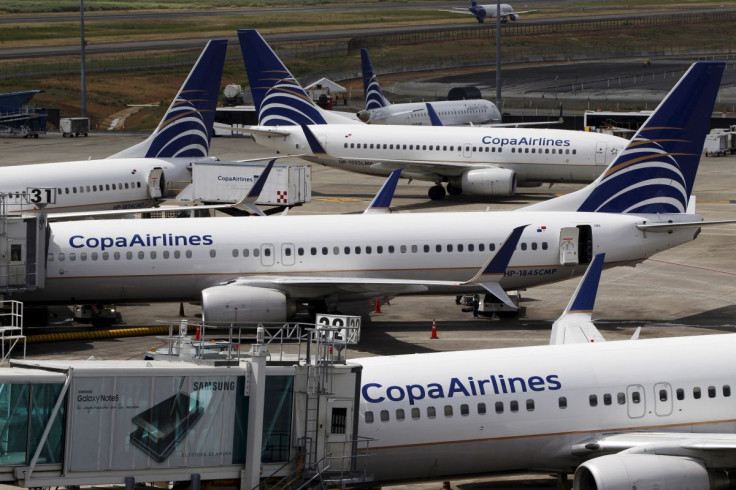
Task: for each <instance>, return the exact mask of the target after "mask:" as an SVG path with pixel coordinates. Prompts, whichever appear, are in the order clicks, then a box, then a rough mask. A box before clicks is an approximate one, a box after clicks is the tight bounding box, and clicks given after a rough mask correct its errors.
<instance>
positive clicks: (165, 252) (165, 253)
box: [164, 250, 169, 259]
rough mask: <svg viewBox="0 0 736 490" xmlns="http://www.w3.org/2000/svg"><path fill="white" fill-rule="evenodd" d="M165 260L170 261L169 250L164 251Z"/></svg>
mask: <svg viewBox="0 0 736 490" xmlns="http://www.w3.org/2000/svg"><path fill="white" fill-rule="evenodd" d="M164 258H165V259H168V258H169V251H168V250H164Z"/></svg>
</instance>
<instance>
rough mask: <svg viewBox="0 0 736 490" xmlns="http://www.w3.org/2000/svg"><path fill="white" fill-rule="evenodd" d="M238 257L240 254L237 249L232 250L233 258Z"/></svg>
mask: <svg viewBox="0 0 736 490" xmlns="http://www.w3.org/2000/svg"><path fill="white" fill-rule="evenodd" d="M238 255H240V252H238V249H237V248H234V249H233V257H237V256H238Z"/></svg>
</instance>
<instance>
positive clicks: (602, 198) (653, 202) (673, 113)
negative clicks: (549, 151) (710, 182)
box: [523, 61, 725, 213]
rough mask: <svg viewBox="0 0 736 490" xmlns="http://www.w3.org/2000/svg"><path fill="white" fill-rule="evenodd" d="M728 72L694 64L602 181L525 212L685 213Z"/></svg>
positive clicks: (707, 64) (718, 66)
mask: <svg viewBox="0 0 736 490" xmlns="http://www.w3.org/2000/svg"><path fill="white" fill-rule="evenodd" d="M724 68H725V64H724V63H723V62H718V61H701V62H697V63H694V64H693V65H692V66H691V67H690V69H689V70H688V71H687V72H686V73H685V74H684V75H683V76H682V78H681V79H680V81H679V82H678V83H677V84H676V85H675V86H674V88H672V90H670V92H669V94H667V96H666V97H665V98H664V100H663V101H662V102H661V103H660V104H659V106H658V107H657V109H656V110H655V111H654V112H653V113H652V115H651V116H649V118H648V119H647V120H646V122H645V123H644V124H643V125H642V126H641V128H639V130H638V131H637V132H636V134H635V135H634V137H633V138H632V139H631V141H630V142H629V144H628V145H627V146H626V148H625V149H624V150H623V151H622V152H621V153H619V155H618V156H617V157H616V158H615V159H614V160H613V162H611V164H610V165H609V166H608V168H607V169H606V170H605V171H604V172H603V174H602V175H601V176H600V177H598V179H596V180H595V181H594V182H593V183H592V184H590V185H588V186H586V187H584V188H583V189H580V190H579V191H577V192H573V193H571V194H568V195H566V196H562V197H559V198H556V199H552V200H550V201H547V202H544V203H539V204H534V205H532V206H527V207H525V208H523V209H524V210H525V211H587V212H601V213H685V212H686V211H687V207H688V202H689V200H690V195H691V192H692V189H693V184H694V182H695V175H696V173H697V171H698V164H699V163H700V157H701V155H702V152H703V145H704V143H705V137H706V134H707V133H708V130H709V128H710V117H711V114H712V112H713V106H714V105H715V101H716V96H717V95H718V88H719V85H720V82H721V76H722V75H723V70H724Z"/></svg>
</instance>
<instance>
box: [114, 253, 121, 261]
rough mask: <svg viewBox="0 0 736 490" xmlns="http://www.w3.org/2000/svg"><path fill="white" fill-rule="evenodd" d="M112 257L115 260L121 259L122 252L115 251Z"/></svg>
mask: <svg viewBox="0 0 736 490" xmlns="http://www.w3.org/2000/svg"><path fill="white" fill-rule="evenodd" d="M112 258H113V259H115V260H120V252H114V253H113V254H112Z"/></svg>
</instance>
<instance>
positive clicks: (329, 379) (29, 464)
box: [0, 317, 368, 490]
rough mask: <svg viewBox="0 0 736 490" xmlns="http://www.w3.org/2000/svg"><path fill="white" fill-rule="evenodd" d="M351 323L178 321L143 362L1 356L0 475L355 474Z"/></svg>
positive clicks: (132, 479) (38, 478)
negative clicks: (6, 361) (5, 361)
mask: <svg viewBox="0 0 736 490" xmlns="http://www.w3.org/2000/svg"><path fill="white" fill-rule="evenodd" d="M356 321H357V322H359V318H356V317H352V318H351V317H348V319H347V320H346V319H344V318H343V319H341V318H336V317H327V319H326V320H325V319H322V320H321V321H320V323H321V324H322V325H320V326H315V325H303V324H286V325H278V326H273V327H271V326H266V325H258V327H257V328H254V327H251V328H250V329H246V328H237V329H235V328H227V329H217V328H212V327H211V326H208V325H198V326H197V332H198V334H197V336H196V338H191V337H189V336H187V334H186V332H187V327H189V325H187V324H186V322H183V323H181V324H170V326H169V327H170V336H169V347H168V348H166V349H163V350H161V351H160V352H156V353H149V354H148V356H149V357H151V359H149V360H141V361H100V360H88V361H29V360H25V361H11V364H10V367H7V368H0V482H4V483H8V484H13V485H18V486H21V487H29V488H30V487H46V486H57V485H64V486H70V485H100V484H125V485H126V487H129V488H132V486H133V485H134V484H135V483H142V482H171V481H174V482H176V481H190V482H191V484H192V488H193V489H195V490H196V489H197V488H199V486H200V484H201V483H204V481H217V480H233V479H236V480H239V481H240V486H241V488H249V489H253V488H257V487H260V488H262V485H264V484H265V483H266V482H268V483H269V484H275V485H277V486H279V487H280V488H296V487H295V485H297V482H298V484H299V485H301V484H305V483H307V484H308V482H310V481H320V482H323V483H326V482H329V483H330V484H334V485H337V486H341V487H343V488H344V486H345V484H346V483H356V482H365V481H367V480H368V478H367V475H365V473H364V472H363V473H361V472H360V470H359V467H360V463H359V460H358V455H359V454H360V455H361V457H362V458H364V457H365V456H364V455H365V454H366V451H365V449H366V446H367V442H366V441H362V442H359V441H358V440H357V437H356V434H357V425H358V423H357V421H358V399H357V393H359V387H360V374H361V367H360V366H359V365H356V364H351V363H348V362H346V361H345V352H344V350H345V348H346V347H347V345H348V343H349V342H351V339H357V337H356V336H355V335H354V332H355V330H356V328H355V324H356V323H355V322H356ZM332 322H336V323H334V325H337V326H332V325H333V323H332ZM358 328H359V327H358ZM213 334H214V335H213ZM208 337H209V338H208ZM210 338H214V339H219V340H217V341H211V340H210ZM250 340H253V341H254V343H253V344H252V345H251V348H250V350H249V351H247V352H245V349H242V350H241V349H240V346H241V345H243V343H244V342H245V343H247V342H249V341H250ZM269 349H271V350H274V351H276V350H279V351H280V353H276V352H274V353H269ZM286 351H288V352H295V353H293V354H287V353H286ZM360 444H362V446H361V447H359V445H360ZM359 450H360V451H359ZM362 461H365V459H362Z"/></svg>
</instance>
